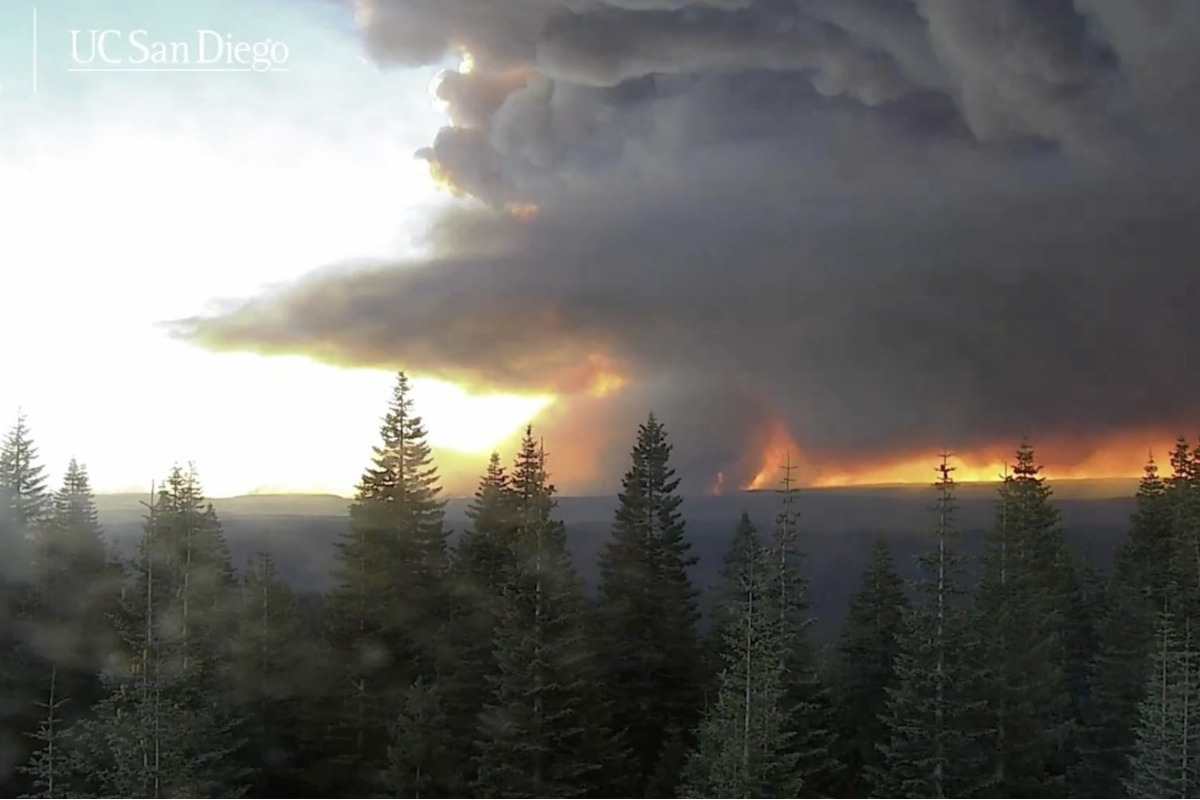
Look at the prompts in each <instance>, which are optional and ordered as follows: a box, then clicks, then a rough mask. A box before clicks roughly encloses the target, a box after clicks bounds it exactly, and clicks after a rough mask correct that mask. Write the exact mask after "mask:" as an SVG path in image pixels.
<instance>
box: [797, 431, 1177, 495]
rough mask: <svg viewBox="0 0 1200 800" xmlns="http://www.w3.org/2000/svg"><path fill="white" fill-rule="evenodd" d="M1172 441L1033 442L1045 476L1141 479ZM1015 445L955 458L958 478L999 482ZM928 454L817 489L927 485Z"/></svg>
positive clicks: (825, 478) (1130, 436)
mask: <svg viewBox="0 0 1200 800" xmlns="http://www.w3.org/2000/svg"><path fill="white" fill-rule="evenodd" d="M1173 441H1174V437H1173V436H1170V435H1165V434H1163V433H1161V432H1157V431H1131V432H1127V433H1124V434H1118V435H1116V436H1110V437H1109V438H1107V439H1105V440H1104V441H1102V442H1100V443H1098V444H1097V443H1093V442H1086V441H1081V440H1080V439H1078V438H1074V437H1054V436H1051V437H1047V438H1046V440H1044V441H1036V440H1035V441H1034V442H1033V445H1034V448H1035V452H1036V455H1037V460H1038V461H1039V462H1040V463H1041V464H1042V465H1043V467H1044V469H1043V474H1045V475H1046V476H1047V477H1049V478H1057V479H1060V480H1076V479H1097V478H1137V477H1139V476H1141V474H1142V468H1143V467H1144V466H1145V463H1146V458H1147V456H1148V455H1149V454H1150V453H1151V452H1154V453H1159V454H1164V455H1165V454H1166V453H1168V452H1170V448H1171V446H1172V443H1173ZM1016 444H1017V443H1016V442H1009V443H1003V444H998V445H994V446H991V447H986V448H979V449H977V450H974V451H971V452H967V453H963V454H957V455H954V456H952V457H951V458H950V459H949V461H950V466H952V467H954V468H955V473H954V477H955V479H956V480H958V481H960V482H963V483H972V482H977V483H987V482H991V481H997V480H1000V476H1002V475H1003V474H1004V473H1005V467H1006V465H1008V464H1011V463H1012V458H1013V451H1014V450H1015V449H1016ZM933 452H934V449H932V448H931V449H930V453H929V454H928V455H918V456H905V457H903V458H898V459H895V460H892V461H890V462H888V463H884V464H874V465H870V466H863V467H859V468H855V467H851V468H844V467H843V468H836V469H832V470H828V471H825V472H822V473H821V474H820V475H818V476H817V478H816V480H815V481H814V482H813V485H815V486H820V487H836V486H869V485H879V484H888V483H929V482H931V480H932V476H933V469H934V466H935V462H936V458H935V457H934V456H933Z"/></svg>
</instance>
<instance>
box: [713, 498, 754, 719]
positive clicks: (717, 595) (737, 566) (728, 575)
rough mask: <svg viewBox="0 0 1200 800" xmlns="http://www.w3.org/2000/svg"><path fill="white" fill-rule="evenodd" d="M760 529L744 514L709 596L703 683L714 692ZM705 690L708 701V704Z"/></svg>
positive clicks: (734, 532) (722, 667)
mask: <svg viewBox="0 0 1200 800" xmlns="http://www.w3.org/2000/svg"><path fill="white" fill-rule="evenodd" d="M758 541H759V536H758V529H757V528H755V527H754V523H753V522H751V521H750V517H749V515H747V514H742V516H741V519H739V520H738V524H737V527H736V528H734V531H733V542H732V543H731V544H730V546H729V549H728V550H726V551H725V557H724V559H723V561H722V563H721V569H720V571H719V573H718V574H719V578H720V580H719V581H718V582H717V584H716V585H715V586H713V587H712V588H711V589H710V591H709V592H708V607H709V617H708V619H709V627H708V632H707V633H706V635H705V636H704V639H703V653H702V656H703V659H704V680H705V685H706V687H709V686H711V687H712V688H715V687H716V685H717V677H718V675H719V674H720V672H721V670H723V669H724V668H725V663H724V662H725V658H724V655H723V653H722V651H723V650H724V649H725V640H726V638H727V636H726V628H728V627H729V626H730V625H732V624H734V622H735V621H736V620H735V614H736V610H737V600H738V592H737V590H738V586H739V576H740V575H742V574H743V572H744V571H745V566H746V565H745V559H746V557H747V555H748V554H751V553H755V552H757V549H756V544H755V543H756V542H758ZM707 698H708V693H707V689H706V701H705V705H706V706H707V703H708V700H707Z"/></svg>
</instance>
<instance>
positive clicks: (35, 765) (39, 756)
mask: <svg viewBox="0 0 1200 800" xmlns="http://www.w3.org/2000/svg"><path fill="white" fill-rule="evenodd" d="M57 678H58V670H57V668H56V667H54V666H51V668H50V690H49V692H48V696H47V699H46V700H44V701H40V702H39V703H38V707H39V708H40V709H41V710H42V711H43V712H44V713H43V716H42V718H41V720H40V721H39V722H38V729H37V731H35V732H34V733H33V734H31V738H32V739H33V740H34V742H36V748H35V750H34V752H33V756H32V757H31V758H30V760H29V762H28V763H27V764H24V765H23V766H22V767H21V772H23V773H25V774H26V775H29V776H30V777H31V778H32V779H33V788H34V793H33V794H32V795H29V796H31V797H63V796H75V797H77V796H78V794H75V793H72V792H71V790H70V787H69V783H68V782H67V781H68V774H67V773H68V767H67V765H66V764H64V761H65V759H64V745H65V744H67V743H68V742H69V732H67V731H65V730H64V727H63V719H62V717H61V716H60V715H59V710H60V709H61V708H62V707H63V705H64V704H65V703H66V702H67V701H68V699H69V698H66V697H63V696H62V695H61V694H60V693H59V691H58V681H57Z"/></svg>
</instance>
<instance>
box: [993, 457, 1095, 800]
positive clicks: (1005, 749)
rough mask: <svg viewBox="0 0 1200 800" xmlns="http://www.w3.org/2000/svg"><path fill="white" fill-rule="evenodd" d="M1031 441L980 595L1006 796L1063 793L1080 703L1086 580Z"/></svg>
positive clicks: (996, 758) (999, 775)
mask: <svg viewBox="0 0 1200 800" xmlns="http://www.w3.org/2000/svg"><path fill="white" fill-rule="evenodd" d="M1039 471H1040V468H1039V467H1038V466H1037V464H1036V462H1035V460H1034V455H1033V449H1032V448H1031V447H1030V446H1029V445H1028V443H1022V445H1021V447H1020V448H1019V449H1018V451H1017V462H1016V465H1015V467H1014V469H1013V475H1012V476H1011V477H1006V478H1005V480H1004V482H1003V483H1002V484H1001V487H1000V491H999V494H1000V499H999V502H998V504H997V515H996V527H995V530H994V531H993V532H992V533H991V534H990V536H989V538H988V542H987V545H986V549H985V554H984V561H983V575H982V578H981V580H980V584H979V590H978V593H977V597H976V605H977V607H978V610H979V618H978V630H979V632H980V633H981V635H982V637H983V642H984V645H985V648H986V650H985V657H984V664H985V665H986V670H985V673H984V675H983V678H984V680H985V682H986V698H987V701H988V709H989V712H990V716H991V720H992V731H993V732H992V735H991V737H990V742H989V745H988V750H989V751H990V754H991V756H990V757H991V763H992V765H993V768H994V774H995V781H996V782H995V785H994V791H995V792H998V793H999V794H1000V795H1001V796H1015V797H1041V796H1045V795H1046V794H1050V795H1053V796H1061V794H1062V793H1063V792H1064V791H1065V790H1066V776H1067V773H1068V770H1070V769H1073V767H1074V759H1075V753H1074V752H1073V745H1074V732H1075V729H1076V727H1077V724H1078V709H1077V707H1076V699H1075V693H1074V691H1073V690H1074V687H1073V686H1072V680H1073V679H1074V677H1075V676H1076V675H1078V674H1082V672H1083V669H1082V667H1081V666H1080V665H1079V664H1077V663H1076V662H1077V660H1078V658H1079V655H1080V654H1079V653H1078V652H1077V651H1076V648H1075V647H1074V642H1073V638H1072V632H1071V626H1072V625H1073V624H1077V622H1078V621H1077V620H1076V619H1075V611H1076V609H1077V606H1076V602H1077V598H1078V592H1079V587H1078V584H1077V581H1076V575H1075V571H1074V565H1073V562H1072V555H1071V552H1070V550H1069V549H1068V547H1067V544H1066V540H1065V538H1064V536H1063V533H1062V527H1061V523H1060V520H1059V516H1058V512H1057V511H1056V509H1055V508H1054V507H1053V506H1052V505H1051V502H1050V497H1051V490H1050V487H1049V486H1048V485H1046V483H1045V481H1044V479H1043V478H1042V477H1040V476H1039V474H1038V473H1039Z"/></svg>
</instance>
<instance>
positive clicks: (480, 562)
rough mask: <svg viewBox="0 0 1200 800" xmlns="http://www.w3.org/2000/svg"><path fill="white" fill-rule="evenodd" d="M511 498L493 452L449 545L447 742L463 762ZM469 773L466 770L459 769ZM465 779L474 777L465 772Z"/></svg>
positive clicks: (473, 724)
mask: <svg viewBox="0 0 1200 800" xmlns="http://www.w3.org/2000/svg"><path fill="white" fill-rule="evenodd" d="M514 506H515V496H514V492H513V490H512V486H511V481H510V479H509V476H508V474H507V472H506V470H505V468H504V466H503V465H502V464H501V462H500V454H499V453H495V452H493V453H492V455H491V458H490V459H489V461H488V467H487V472H486V473H485V474H484V476H483V478H482V479H481V480H480V483H479V489H478V491H476V493H475V498H474V499H473V500H472V502H471V504H470V505H469V506H468V508H467V517H468V518H469V519H470V520H471V527H470V528H468V529H467V530H466V531H464V532H463V535H462V536H461V537H460V538H459V540H458V541H457V543H456V544H455V547H454V558H453V562H452V567H451V577H452V583H451V587H450V588H451V591H450V602H451V604H452V605H451V624H450V630H449V648H448V650H449V652H448V655H449V658H450V661H451V663H450V664H449V665H448V667H447V668H446V669H445V670H443V673H444V674H445V676H446V677H445V680H444V691H443V692H442V694H443V697H444V705H445V711H446V715H447V719H448V723H449V725H450V727H451V729H452V731H453V737H452V738H453V741H452V743H451V745H450V746H452V747H453V748H454V750H455V752H457V753H458V757H459V759H460V761H461V762H462V763H464V764H468V763H473V751H474V745H475V738H476V732H477V729H478V721H479V714H480V713H481V712H482V711H483V705H484V701H485V700H486V699H487V698H488V695H489V684H488V676H489V675H494V673H495V671H496V664H495V659H494V658H493V654H492V646H493V639H494V636H495V629H496V622H497V613H498V611H499V609H500V608H501V607H502V605H503V603H502V601H503V596H502V592H503V589H504V585H505V583H506V582H507V579H508V576H509V574H510V573H511V571H512V569H513V566H514V564H513V545H514V536H515V535H516V530H517V528H516V525H515V520H514ZM465 772H469V770H464V773H465ZM466 778H467V781H468V782H471V781H473V780H474V775H467V776H466Z"/></svg>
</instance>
